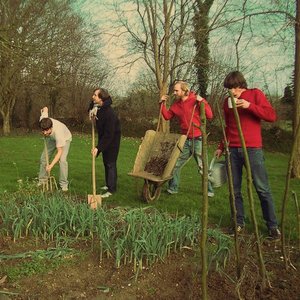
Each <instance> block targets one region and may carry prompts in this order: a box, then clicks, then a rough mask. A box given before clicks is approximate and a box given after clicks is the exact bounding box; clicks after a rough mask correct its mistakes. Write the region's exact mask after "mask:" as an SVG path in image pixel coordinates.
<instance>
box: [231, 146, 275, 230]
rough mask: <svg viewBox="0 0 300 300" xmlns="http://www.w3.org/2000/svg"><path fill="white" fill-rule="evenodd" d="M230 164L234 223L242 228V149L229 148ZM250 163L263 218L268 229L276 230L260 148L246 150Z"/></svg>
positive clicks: (243, 164) (243, 163)
mask: <svg viewBox="0 0 300 300" xmlns="http://www.w3.org/2000/svg"><path fill="white" fill-rule="evenodd" d="M229 152H230V162H231V169H232V176H233V188H234V197H235V207H236V221H237V224H238V225H241V226H243V225H244V222H245V214H244V205H243V197H242V193H241V186H242V175H243V166H245V157H244V153H243V149H242V148H235V147H231V148H229ZM247 153H248V157H249V161H250V168H251V173H252V180H253V184H254V187H255V190H256V193H257V195H258V198H259V200H260V205H261V209H262V213H263V218H264V220H265V222H266V225H267V227H268V228H269V229H271V228H277V227H278V223H277V219H276V215H275V208H274V202H273V197H272V193H271V190H270V187H269V181H268V175H267V171H266V168H265V163H264V161H265V158H264V154H263V151H262V149H261V148H247Z"/></svg>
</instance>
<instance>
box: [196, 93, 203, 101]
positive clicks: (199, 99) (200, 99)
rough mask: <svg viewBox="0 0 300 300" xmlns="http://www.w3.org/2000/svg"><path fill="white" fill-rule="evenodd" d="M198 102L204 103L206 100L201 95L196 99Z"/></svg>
mask: <svg viewBox="0 0 300 300" xmlns="http://www.w3.org/2000/svg"><path fill="white" fill-rule="evenodd" d="M196 100H197V101H198V103H200V102H201V101H203V100H204V98H203V97H201V96H200V95H197V98H196Z"/></svg>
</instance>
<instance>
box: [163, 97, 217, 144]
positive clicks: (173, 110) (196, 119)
mask: <svg viewBox="0 0 300 300" xmlns="http://www.w3.org/2000/svg"><path fill="white" fill-rule="evenodd" d="M196 97H197V95H196V94H195V93H193V92H190V93H189V95H188V98H187V99H186V100H185V101H182V100H181V99H180V100H177V101H176V102H174V103H173V104H172V105H171V107H170V109H169V110H167V108H166V106H165V105H164V102H162V104H161V105H162V110H161V111H162V115H163V117H164V118H165V120H170V119H172V118H173V117H174V116H176V117H177V118H178V119H179V122H180V128H181V133H182V134H185V135H186V134H188V138H195V137H199V136H201V135H202V132H201V130H200V128H198V127H200V123H201V121H200V106H199V104H198V103H197V102H198V101H197V100H196ZM202 101H204V103H205V115H206V118H207V119H212V117H213V113H212V110H211V107H210V106H209V104H208V102H207V101H206V100H205V99H204V98H203V100H202ZM202 101H201V102H202ZM201 102H200V103H201ZM195 105H196V108H195V111H194V115H193V120H192V123H194V124H195V125H196V126H193V124H192V125H191V129H190V131H189V132H188V129H189V126H190V123H191V117H192V113H193V110H194V106H195Z"/></svg>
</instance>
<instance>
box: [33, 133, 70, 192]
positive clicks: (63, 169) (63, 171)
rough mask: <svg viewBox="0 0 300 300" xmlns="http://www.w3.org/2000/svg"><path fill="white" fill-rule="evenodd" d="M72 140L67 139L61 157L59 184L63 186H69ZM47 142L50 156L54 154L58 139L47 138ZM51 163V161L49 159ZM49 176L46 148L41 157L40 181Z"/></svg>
mask: <svg viewBox="0 0 300 300" xmlns="http://www.w3.org/2000/svg"><path fill="white" fill-rule="evenodd" d="M70 143H71V142H70V141H66V144H65V145H64V146H63V148H62V154H61V157H60V159H59V185H60V187H61V188H68V184H69V181H68V161H67V157H68V153H69V149H70ZM46 144H47V150H48V157H49V159H50V157H51V156H52V155H53V153H54V152H55V150H56V141H55V140H53V139H51V138H47V139H46ZM49 163H50V161H49ZM47 178H48V174H47V172H46V149H44V151H43V153H42V155H41V159H40V172H39V181H40V182H42V181H45V180H47Z"/></svg>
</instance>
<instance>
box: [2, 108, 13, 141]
mask: <svg viewBox="0 0 300 300" xmlns="http://www.w3.org/2000/svg"><path fill="white" fill-rule="evenodd" d="M1 115H2V118H3V134H4V135H9V134H10V131H11V120H10V113H9V111H8V112H7V113H4V112H1Z"/></svg>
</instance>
